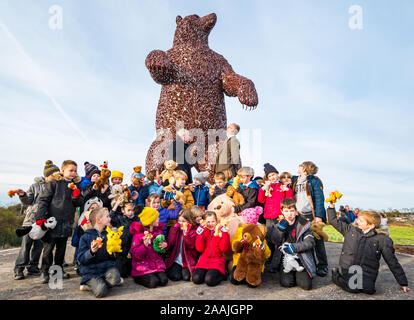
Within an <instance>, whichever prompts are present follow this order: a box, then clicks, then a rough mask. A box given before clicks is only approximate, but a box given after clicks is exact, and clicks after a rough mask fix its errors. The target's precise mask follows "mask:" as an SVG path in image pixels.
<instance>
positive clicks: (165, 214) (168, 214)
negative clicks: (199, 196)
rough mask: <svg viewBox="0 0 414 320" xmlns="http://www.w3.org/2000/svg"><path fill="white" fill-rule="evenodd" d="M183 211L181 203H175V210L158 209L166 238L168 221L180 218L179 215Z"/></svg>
mask: <svg viewBox="0 0 414 320" xmlns="http://www.w3.org/2000/svg"><path fill="white" fill-rule="evenodd" d="M181 210H182V206H181V203H179V202H176V201H174V210H168V209H166V208H163V207H160V208H159V209H158V213H159V214H160V215H159V219H160V220H159V222H161V223H163V224H164V227H163V229H162V232H163V233H164V236H165V237H167V223H168V220H174V219H177V218H178V214H179V213H180V211H181Z"/></svg>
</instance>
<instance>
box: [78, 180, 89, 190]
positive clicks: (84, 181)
mask: <svg viewBox="0 0 414 320" xmlns="http://www.w3.org/2000/svg"><path fill="white" fill-rule="evenodd" d="M91 184H92V182H91V179H89V178H88V177H82V179H81V182H80V185H79V188H80V189H81V190H82V191H83V190H84V189H85V188H86V187H87V186H89V185H91Z"/></svg>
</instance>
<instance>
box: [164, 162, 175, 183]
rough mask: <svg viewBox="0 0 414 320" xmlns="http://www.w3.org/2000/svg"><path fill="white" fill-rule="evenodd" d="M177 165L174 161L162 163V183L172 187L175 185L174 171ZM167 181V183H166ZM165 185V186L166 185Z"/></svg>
mask: <svg viewBox="0 0 414 320" xmlns="http://www.w3.org/2000/svg"><path fill="white" fill-rule="evenodd" d="M177 166H178V163H177V162H175V161H174V160H167V161H165V162H164V168H165V169H164V170H163V171H162V172H161V179H162V181H163V183H165V184H167V183H168V184H169V185H173V184H174V183H175V179H174V170H175V168H177ZM167 181H168V182H167ZM168 184H167V185H168Z"/></svg>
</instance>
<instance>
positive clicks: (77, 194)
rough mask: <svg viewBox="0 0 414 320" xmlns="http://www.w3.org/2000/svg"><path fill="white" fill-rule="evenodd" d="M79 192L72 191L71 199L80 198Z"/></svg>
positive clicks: (77, 190)
mask: <svg viewBox="0 0 414 320" xmlns="http://www.w3.org/2000/svg"><path fill="white" fill-rule="evenodd" d="M80 193H81V192H80V190H79V189H77V188H76V189H75V190H73V192H72V197H73V198H77V197H79V196H80Z"/></svg>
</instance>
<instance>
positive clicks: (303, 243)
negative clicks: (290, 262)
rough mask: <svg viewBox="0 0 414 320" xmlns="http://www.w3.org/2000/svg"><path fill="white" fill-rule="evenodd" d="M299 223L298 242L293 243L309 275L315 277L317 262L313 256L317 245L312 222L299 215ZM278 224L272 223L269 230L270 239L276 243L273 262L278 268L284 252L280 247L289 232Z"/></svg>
mask: <svg viewBox="0 0 414 320" xmlns="http://www.w3.org/2000/svg"><path fill="white" fill-rule="evenodd" d="M296 219H298V223H297V224H296V229H295V230H296V231H295V232H296V242H295V243H292V245H293V247H294V248H295V253H296V254H297V255H298V257H299V260H300V262H301V263H302V265H303V267H304V268H305V269H306V272H307V273H308V275H309V277H311V278H314V277H315V276H316V264H315V259H314V256H313V247H314V246H315V238H314V236H313V233H312V231H311V229H310V227H311V222H310V221H308V220H306V219H305V218H302V217H301V216H297V217H296ZM278 225H279V224H277V225H272V226H271V227H270V228H269V229H268V231H267V235H266V237H267V239H268V241H270V242H272V243H274V244H275V248H276V249H275V252H274V253H273V258H272V262H271V267H272V268H278V266H279V264H280V263H281V261H282V258H283V254H282V252H281V251H280V250H279V247H280V246H281V245H282V244H283V243H284V242H286V239H287V236H288V235H287V234H286V232H285V231H281V230H279V228H278Z"/></svg>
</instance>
